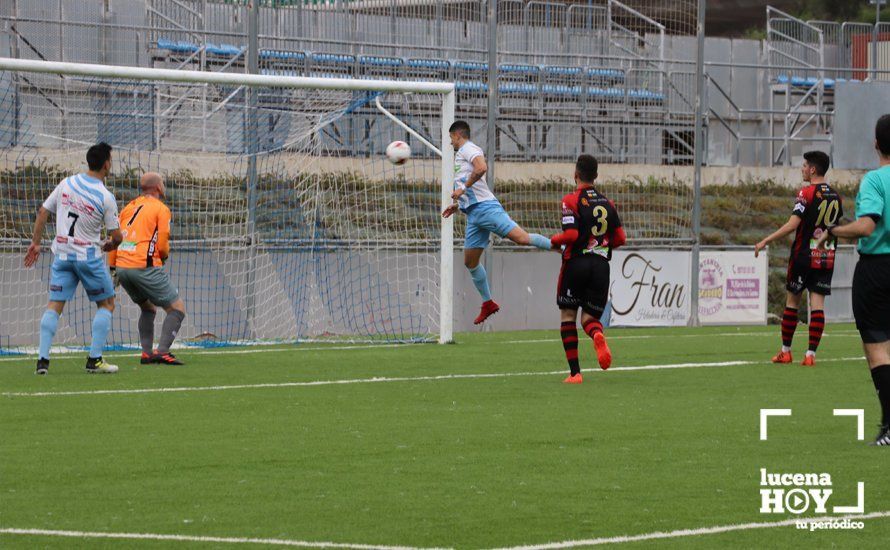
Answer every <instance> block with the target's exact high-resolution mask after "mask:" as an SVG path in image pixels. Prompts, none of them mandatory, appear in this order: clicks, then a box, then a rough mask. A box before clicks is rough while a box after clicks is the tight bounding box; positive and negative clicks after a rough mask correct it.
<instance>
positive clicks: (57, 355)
mask: <svg viewBox="0 0 890 550" xmlns="http://www.w3.org/2000/svg"><path fill="white" fill-rule="evenodd" d="M775 335H776V333H775V331H770V332H714V333H702V334H672V335H667V334H627V335H620V334H619V335H616V336H610V337H609V340H610V341H611V340H651V339H654V338H669V339H674V338H713V337H717V336H721V337H722V336H769V337H771V338H772V337H775ZM832 336H839V337H852V336H857V337H858V336H859V332H857V331H855V330H843V331H836V332H827V333H825V336H824V338H828V337H832ZM550 342H552V343H559V339H558V338H555V337H554V338H535V339H528V340H496V341H493V342H488V343H486V345H498V344H511V345H512V344H543V343H550ZM416 345H422V344H344V345H330V346H316V347H305V348H304V347H299V346H291V347H286V348H282V347H263V346H257V347H255V348H251V349H227V348H221V349H211V350H207V349H196V348H189V347H176V348H175V349H177V350H184V351H186V352H187V353H188V355H243V354H253V353H289V352H306V351H348V350H354V349H386V348H401V347H407V346H416ZM35 353H36V348H34V349H26V350H24V351H23V353H22V355H15V356H12V357H0V362H10V361H28V360H31V359H33V357H32V355H34V354H35ZM84 353H86V350H77V351H73V350H71V349H70V348H67V349H66V351H63V352H54V353H53V354H52V358H53V359H70V358H82V357H83V356H84ZM138 353H139V352H138V350H133V351H127V352H123V351H121V352H110V353H107V354H105V357H135V356H136V355H138Z"/></svg>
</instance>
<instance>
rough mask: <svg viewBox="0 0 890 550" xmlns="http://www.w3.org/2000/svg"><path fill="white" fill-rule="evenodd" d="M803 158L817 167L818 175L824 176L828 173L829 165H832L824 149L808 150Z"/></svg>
mask: <svg viewBox="0 0 890 550" xmlns="http://www.w3.org/2000/svg"><path fill="white" fill-rule="evenodd" d="M803 159H804V160H805V161H807V164H809V165H810V166H812V167H813V168H815V169H816V175H818V176H824V175H825V174H827V173H828V167H829V166H831V159H830V158H829V157H828V155H827V154H825V153H823V152H822V151H807V152H806V153H804V154H803Z"/></svg>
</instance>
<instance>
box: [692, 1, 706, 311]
mask: <svg viewBox="0 0 890 550" xmlns="http://www.w3.org/2000/svg"><path fill="white" fill-rule="evenodd" d="M696 39H697V45H696V54H695V86H696V91H695V154H694V155H695V171H694V174H693V177H692V186H693V205H692V234H693V237H694V238H695V240H694V241H693V243H692V266H691V270H692V280H691V285H690V288H691V292H690V295H691V298H692V300H691V302H692V303H691V304H690V307H691V308H692V311H691V312H690V313H691V315H690V316H689V324H690V326H699V324H700V321H699V318H698V299H699V296H698V277H699V273H698V271H699V265H700V263H699V256H700V254H701V169H702V164H704V152H705V140H704V129H705V128H704V126H705V120H704V101H703V100H704V93H705V67H704V57H705V0H698V20H697V21H696Z"/></svg>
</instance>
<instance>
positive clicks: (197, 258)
mask: <svg viewBox="0 0 890 550" xmlns="http://www.w3.org/2000/svg"><path fill="white" fill-rule="evenodd" d="M443 97H444V96H443V95H441V94H429V93H393V92H390V93H382V92H374V91H371V90H357V91H339V90H327V89H317V88H291V87H248V86H245V85H243V84H237V83H235V84H208V83H204V84H201V83H174V82H165V81H160V80H123V79H119V78H118V79H112V78H96V77H88V76H74V75H62V74H40V73H32V72H13V71H5V72H0V170H2V172H0V178H2V185H0V239H2V241H0V242H2V249H0V310H2V311H3V315H2V317H0V349H2V348H9V347H15V346H30V345H33V344H35V343H36V341H37V327H38V323H39V317H40V312H41V310H42V309H43V307H44V306H45V303H46V300H47V287H48V278H49V266H50V262H51V260H52V257H51V254H50V253H49V252H48V249H47V248H46V247H47V246H48V245H49V243H50V242H51V239H52V238H53V234H52V229H50V230H49V232H48V234H47V235H46V236H45V239H44V244H45V248H44V254H43V255H42V257H41V261H40V263H39V264H38V266H37V268H36V269H25V268H24V267H22V258H23V253H24V250H25V247H26V246H27V242H28V241H29V240H30V234H31V228H32V224H33V219H34V215H35V214H36V212H37V209H38V207H39V206H40V204H41V203H42V201H43V200H44V198H45V197H46V196H47V195H48V194H49V193H50V191H52V189H53V187H54V186H55V185H56V184H57V183H58V182H59V181H60V180H61V179H63V178H65V177H67V176H68V175H70V174H74V173H79V172H82V171H85V169H86V167H85V159H84V157H85V151H86V149H87V148H88V147H89V146H90V145H91V144H93V143H96V142H98V141H106V142H108V143H110V144H111V145H112V146H113V147H114V152H113V172H112V175H111V177H110V178H109V179H108V181H107V182H106V183H107V186H108V188H109V189H110V190H111V191H112V192H113V193H114V194H115V196H116V198H117V201H118V204H119V207H120V208H123V206H124V205H125V204H126V203H127V202H128V201H130V200H132V199H133V198H134V197H135V196H136V195H137V194H138V181H139V177H140V175H141V174H142V173H144V172H145V171H149V170H151V171H157V172H160V173H161V174H162V175H163V176H164V178H165V180H166V183H167V186H168V192H167V203H168V205H169V206H170V208H171V210H172V212H173V228H172V243H171V250H172V253H171V256H170V259H169V261H168V263H167V266H166V269H167V270H168V272H169V273H170V276H171V278H172V280H173V282H174V284H175V285H176V286H178V288H179V289H180V292H181V295H182V297H183V298H184V300H185V303H186V307H187V309H188V310H189V315H188V317H187V318H186V322H185V325H184V327H183V329H182V331H181V332H180V342H183V343H193V344H201V345H209V344H217V343H233V342H241V341H297V340H309V339H347V340H352V341H357V340H362V341H365V340H370V341H423V340H431V339H435V337H436V336H437V335H438V334H439V332H440V327H439V322H440V320H439V311H440V304H439V283H440V265H439V263H440V257H439V254H440V236H441V228H442V224H441V218H440V217H439V215H438V213H439V208H440V203H441V192H440V188H441V177H442V170H441V166H442V161H441V159H440V158H439V157H438V156H437V155H436V154H435V153H434V152H432V151H431V150H429V149H428V148H427V147H425V146H423V145H421V144H420V143H419V142H418V140H417V139H416V138H415V137H413V136H411V135H409V134H408V133H407V132H406V131H405V130H403V129H402V128H400V127H399V126H397V125H396V124H395V123H394V122H392V121H391V120H389V119H388V118H386V117H385V116H384V115H383V114H381V112H380V111H379V110H378V108H377V107H376V105H375V103H376V101H377V100H379V101H380V102H381V104H382V105H383V106H384V107H385V108H386V109H388V110H389V111H391V112H393V113H394V114H395V115H396V116H398V117H399V118H400V119H401V120H402V121H404V122H405V123H407V124H408V125H409V126H410V127H411V128H413V129H415V130H416V131H417V132H418V133H419V134H420V135H421V136H423V137H425V138H426V139H427V140H429V141H430V142H432V143H434V144H436V145H437V146H440V145H441V140H442V139H441V138H442V131H441V127H442V120H441V117H442V105H443ZM396 139H401V140H404V141H407V142H408V143H409V144H411V146H412V149H413V150H414V158H413V159H412V160H411V161H410V162H408V163H407V164H405V165H403V166H394V165H392V164H389V163H388V162H387V161H386V159H385V157H384V155H383V151H384V149H385V147H386V146H387V144H388V143H390V142H391V141H393V140H396ZM118 295H119V299H118V309H117V311H116V312H115V315H114V325H113V331H112V336H111V339H110V343H111V344H114V345H123V346H126V345H131V344H133V343H135V342H137V341H138V338H137V331H136V320H137V318H138V311H137V308H136V306H135V305H134V304H133V303H132V301H131V300H130V299H129V297H126V296H125V295H124V294H123V293H122V292H119V293H118ZM92 313H93V308H92V306H91V305H90V304H89V302H88V301H87V299H86V296H85V294H84V293H83V291H78V293H77V294H76V297H75V299H74V300H73V302H71V303H70V304H69V305H68V306H67V308H66V312H65V314H64V315H63V318H62V319H63V320H62V322H61V324H60V328H59V332H58V335H57V337H56V343H58V344H69V345H83V344H85V343H87V342H88V341H89V337H90V334H89V332H90V322H91V317H92ZM160 317H162V316H159V318H160ZM159 322H160V321H159Z"/></svg>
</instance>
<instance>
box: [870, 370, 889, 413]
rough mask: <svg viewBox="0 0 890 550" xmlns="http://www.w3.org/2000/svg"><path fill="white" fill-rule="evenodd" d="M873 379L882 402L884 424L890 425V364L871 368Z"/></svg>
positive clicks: (879, 399)
mask: <svg viewBox="0 0 890 550" xmlns="http://www.w3.org/2000/svg"><path fill="white" fill-rule="evenodd" d="M871 379H872V381H873V382H874V383H875V389H876V390H877V391H878V401H880V402H881V414H882V415H883V418H882V419H881V425H882V426H888V425H890V365H881V366H878V367H875V368H873V369H871Z"/></svg>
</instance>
